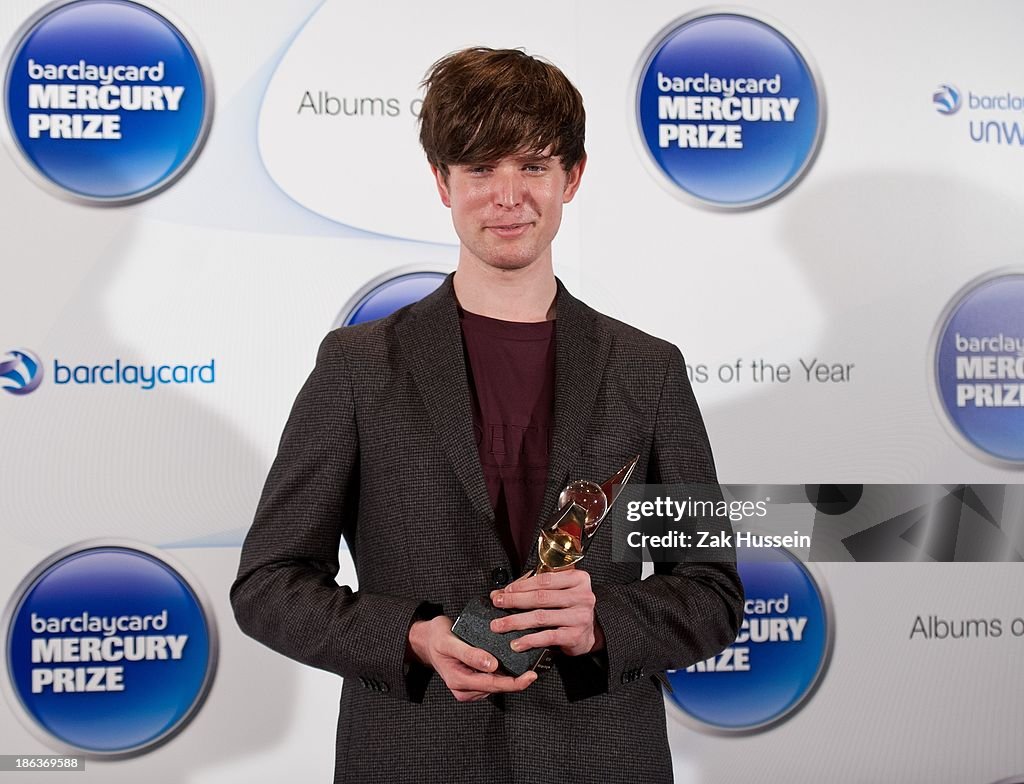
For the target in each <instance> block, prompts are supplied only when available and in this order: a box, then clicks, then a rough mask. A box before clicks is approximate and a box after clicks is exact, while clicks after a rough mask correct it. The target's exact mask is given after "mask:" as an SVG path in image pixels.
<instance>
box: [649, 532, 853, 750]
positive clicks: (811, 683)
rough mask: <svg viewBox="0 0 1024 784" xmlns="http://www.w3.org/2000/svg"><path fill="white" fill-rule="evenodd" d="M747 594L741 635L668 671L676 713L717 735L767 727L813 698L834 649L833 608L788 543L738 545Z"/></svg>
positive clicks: (689, 722)
mask: <svg viewBox="0 0 1024 784" xmlns="http://www.w3.org/2000/svg"><path fill="white" fill-rule="evenodd" d="M736 566H737V569H738V570H739V573H740V578H741V579H742V581H743V589H744V593H745V595H746V598H745V602H744V609H743V612H744V618H743V623H742V625H741V627H740V632H739V634H738V635H737V636H736V641H735V642H734V643H733V644H732V645H730V646H729V647H728V648H726V649H725V650H724V651H722V652H721V653H719V654H718V655H716V656H713V657H712V658H710V659H708V660H706V661H701V662H697V663H696V664H693V665H691V666H690V667H687V668H686V669H685V670H670V671H669V672H668V679H669V682H670V683H671V684H672V689H673V691H672V692H671V693H669V694H666V700H667V701H668V702H669V704H670V705H672V706H673V707H675V708H676V709H678V711H677V713H676V714H675V715H676V716H677V717H679V718H681V719H682V720H683V721H685V722H686V723H687V724H689V725H691V726H694V727H695V728H696V729H699V730H703V731H706V732H712V733H716V734H751V733H755V732H763V731H764V730H767V729H770V728H771V727H774V726H776V725H778V724H780V723H781V722H783V721H785V720H786V719H788V718H789V717H791V716H792V715H793V714H794V713H796V712H797V711H798V710H799V709H800V708H801V707H802V706H803V705H804V704H806V702H807V700H809V699H810V698H811V696H812V695H813V694H814V692H815V690H816V689H817V687H818V684H819V683H820V682H821V679H822V678H823V677H824V674H825V671H826V669H827V668H828V663H829V660H830V657H831V652H832V640H833V626H832V609H831V605H830V603H829V601H828V597H827V594H826V593H825V591H824V589H823V588H822V587H821V586H820V585H819V584H818V583H817V581H816V580H815V579H814V577H813V576H812V575H811V573H810V571H809V570H808V568H807V566H806V565H805V564H803V563H801V562H800V560H799V559H798V558H796V557H795V556H794V555H792V554H791V553H790V552H789V551H788V550H785V549H784V548H765V549H752V548H738V549H737V564H736Z"/></svg>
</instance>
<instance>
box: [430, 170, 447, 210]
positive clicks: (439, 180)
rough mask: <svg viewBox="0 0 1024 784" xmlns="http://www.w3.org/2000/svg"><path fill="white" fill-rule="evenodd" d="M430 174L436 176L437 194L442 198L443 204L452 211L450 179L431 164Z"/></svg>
mask: <svg viewBox="0 0 1024 784" xmlns="http://www.w3.org/2000/svg"><path fill="white" fill-rule="evenodd" d="M430 173H431V174H433V175H434V182H435V184H436V185H437V193H438V195H439V196H440V197H441V203H442V204H443V205H444V206H445V207H448V208H449V209H450V208H451V206H452V199H451V196H449V195H448V178H447V177H445V175H444V172H442V171H441V170H440V169H438V168H437V167H436V166H434V164H430Z"/></svg>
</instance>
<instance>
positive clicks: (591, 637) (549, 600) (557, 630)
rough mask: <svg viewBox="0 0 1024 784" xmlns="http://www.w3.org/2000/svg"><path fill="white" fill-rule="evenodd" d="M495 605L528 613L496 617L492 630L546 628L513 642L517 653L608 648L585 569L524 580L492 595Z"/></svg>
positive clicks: (571, 653) (568, 652) (570, 652)
mask: <svg viewBox="0 0 1024 784" xmlns="http://www.w3.org/2000/svg"><path fill="white" fill-rule="evenodd" d="M491 601H492V602H494V606H495V607H500V608H502V609H503V610H513V609H514V610H528V611H529V612H519V613H512V614H511V615H507V616H505V617H504V618H496V619H495V620H493V621H491V630H492V631H495V632H507V631H512V630H513V629H537V628H540V629H541V630H540V631H537V632H534V633H533V634H527V635H524V636H522V637H520V638H519V639H518V640H514V641H513V642H512V650H514V651H525V650H529V649H530V648H559V649H561V651H562V652H563V653H565V654H566V655H567V656H579V655H581V654H584V653H590V652H591V651H596V650H601V649H602V648H604V634H603V633H602V631H601V627H600V625H599V624H598V623H597V622H596V621H595V619H594V605H595V604H596V602H597V600H596V598H595V597H594V591H593V590H592V589H591V587H590V575H589V574H588V573H587V572H585V571H583V570H582V569H576V568H572V569H566V570H565V571H561V572H544V573H543V574H538V575H536V576H535V577H520V578H519V579H518V580H516V581H515V582H513V583H509V584H508V585H507V586H505V588H504V589H503V590H498V591H492V592H491ZM542 627H547V628H542Z"/></svg>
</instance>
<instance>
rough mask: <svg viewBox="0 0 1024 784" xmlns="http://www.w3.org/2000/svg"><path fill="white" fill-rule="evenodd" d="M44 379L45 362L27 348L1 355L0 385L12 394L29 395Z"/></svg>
mask: <svg viewBox="0 0 1024 784" xmlns="http://www.w3.org/2000/svg"><path fill="white" fill-rule="evenodd" d="M42 381H43V363H42V362H40V361H39V357H37V356H36V355H35V354H33V353H32V352H31V351H28V350H26V349H23V348H21V349H14V350H13V351H8V352H7V354H5V355H4V356H3V357H0V387H3V389H4V391H6V392H10V393H11V394H12V395H27V394H28V393H29V392H33V391H35V389H36V387H38V386H39V385H40V384H41V383H42Z"/></svg>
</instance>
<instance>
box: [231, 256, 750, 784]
mask: <svg viewBox="0 0 1024 784" xmlns="http://www.w3.org/2000/svg"><path fill="white" fill-rule="evenodd" d="M557 306H558V321H557V325H556V360H555V373H556V392H555V426H554V436H553V444H552V452H551V455H550V468H549V476H548V481H547V488H546V491H545V494H544V503H543V507H542V508H543V510H544V514H543V515H542V516H544V517H546V516H547V514H548V513H550V511H551V510H553V509H554V506H555V502H556V498H557V495H558V492H559V491H560V490H561V488H562V487H564V486H565V484H566V483H567V482H568V481H570V480H572V479H596V480H601V479H603V478H605V477H606V476H608V475H610V474H611V473H612V471H614V470H615V469H617V468H618V467H619V466H621V465H623V464H624V463H625V462H626V461H627V460H628V459H629V458H630V457H631V456H633V455H636V454H639V455H640V456H641V457H640V462H639V464H638V466H637V470H636V473H635V474H634V479H633V481H634V482H644V481H646V482H664V483H668V482H681V481H688V482H700V483H713V482H715V481H716V479H715V470H714V463H713V460H712V456H711V450H710V448H709V446H708V441H707V435H706V433H705V429H704V423H703V421H702V419H701V416H700V412H699V411H698V409H697V404H696V402H695V401H694V399H693V395H692V392H691V390H690V385H689V383H688V381H687V378H686V371H685V367H684V365H683V359H682V356H681V355H680V353H679V350H678V349H676V348H675V347H674V346H672V345H671V344H669V343H666V342H664V341H662V340H658V339H656V338H653V337H651V336H649V335H646V334H644V333H642V332H640V331H638V330H636V329H633V328H632V327H629V326H627V325H625V324H623V323H621V322H618V321H615V320H613V319H611V318H608V317H607V316H604V315H602V314H600V313H597V312H596V311H594V310H592V309H590V308H589V307H587V306H586V305H585V304H583V303H582V302H580V301H579V300H577V299H575V298H574V297H573V296H572V295H570V294H569V292H568V291H566V289H565V287H564V286H562V284H561V282H559V284H558V301H557ZM470 406H471V398H470V391H469V387H468V384H467V376H466V367H465V362H464V358H463V348H462V337H461V332H460V329H459V321H458V313H457V310H456V303H455V298H454V293H453V289H452V276H449V277H448V279H447V280H446V281H445V283H444V284H443V285H442V286H441V287H440V288H439V289H438V290H437V291H436V292H435V293H433V294H431V295H430V296H428V297H426V298H425V299H423V300H422V301H420V302H418V303H416V304H414V305H411V306H409V307H407V308H403V309H402V310H399V311H398V312H396V313H395V314H393V315H391V316H389V317H388V318H385V319H381V320H379V321H375V322H371V323H368V324H362V325H359V326H354V327H344V328H341V329H338V330H335V331H334V332H331V333H330V334H328V335H327V337H326V338H325V339H324V341H323V343H322V344H321V346H320V351H319V354H318V356H317V362H316V367H315V369H314V370H313V372H312V373H311V374H310V376H309V379H308V380H307V381H306V383H305V385H304V386H303V388H302V390H301V392H300V393H299V395H298V398H297V399H296V401H295V404H294V407H293V408H292V412H291V415H290V417H289V420H288V424H287V426H286V427H285V430H284V434H283V435H282V436H281V443H280V448H279V451H278V454H277V458H276V460H275V461H274V464H273V467H272V468H271V470H270V475H269V476H268V478H267V482H266V486H265V487H264V489H263V495H262V498H261V499H260V503H259V507H258V509H257V511H256V517H255V520H254V522H253V525H252V529H251V530H250V531H249V535H248V537H247V538H246V540H245V544H244V546H243V548H242V556H241V565H240V567H239V571H238V578H237V580H236V581H235V583H234V585H233V586H232V589H231V601H232V606H233V608H234V611H235V617H236V618H237V620H238V623H239V625H240V626H241V628H242V630H243V631H245V632H246V633H247V634H249V635H251V636H252V637H255V638H256V639H257V640H260V641H261V642H263V643H265V644H266V645H268V646H270V647H271V648H273V649H274V650H276V651H279V652H281V653H283V654H284V655H286V656H290V657H291V658H293V659H297V660H298V661H301V662H304V663H306V664H309V665H312V666H314V667H319V668H322V669H325V670H329V671H331V672H335V673H337V674H338V675H340V676H342V677H343V678H344V685H343V687H342V692H341V708H340V715H339V718H338V732H337V749H336V768H335V781H336V782H353V783H359V784H362V783H363V782H387V784H396V783H397V782H404V781H409V782H474V783H475V782H499V783H504V782H523V784H526V783H528V782H529V783H531V784H532V783H537V784H539V783H541V782H544V784H547V782H555V781H557V782H587V783H588V784H592V783H594V782H637V784H652V782H668V781H671V780H672V765H671V758H670V754H669V748H668V743H667V739H666V726H665V706H664V702H663V699H662V695H661V686H660V684H659V682H658V681H657V679H656V678H655V677H653V676H654V675H655V674H657V673H659V672H661V671H663V670H665V669H667V668H671V667H685V666H688V665H690V664H692V663H693V662H695V661H698V660H701V659H704V658H707V657H709V656H711V655H713V654H715V653H716V652H718V651H719V650H720V649H722V648H723V647H725V646H726V645H728V644H730V643H731V642H732V640H733V639H734V637H735V635H736V631H737V629H738V626H739V623H740V620H741V619H742V601H743V590H742V587H741V585H740V582H739V578H738V575H737V573H736V570H735V566H734V564H729V563H718V564H678V565H675V566H673V565H671V564H659V565H658V568H657V570H656V572H657V573H656V574H655V575H653V576H650V577H648V578H647V579H645V580H641V579H640V577H641V566H640V564H629V563H615V562H613V561H612V560H611V539H612V537H611V536H610V535H605V536H598V537H597V538H596V539H595V540H594V543H593V546H592V547H591V549H590V551H589V552H588V554H587V558H586V560H585V561H584V562H583V568H585V569H587V570H588V571H589V572H590V574H591V579H592V583H593V586H594V593H595V595H596V596H597V606H596V610H595V612H596V616H597V619H598V621H599V622H600V624H601V627H602V628H603V630H604V635H605V639H606V644H607V651H606V653H605V654H604V655H602V656H601V657H593V656H580V657H572V658H571V657H566V656H559V657H556V667H555V668H554V669H552V670H551V671H549V672H547V673H545V674H544V675H543V677H541V678H540V680H538V681H537V682H536V683H535V684H533V685H532V686H530V687H529V688H527V689H526V691H524V692H522V693H520V694H513V695H505V696H504V697H503V698H497V697H492V698H491V699H489V700H484V701H481V702H474V703H458V702H456V700H455V699H454V698H453V697H452V696H451V694H450V693H449V692H448V690H447V688H446V687H445V685H444V683H443V682H442V681H441V679H440V678H439V677H438V676H437V675H436V674H432V673H431V672H429V671H427V670H426V669H425V668H421V667H419V666H413V667H410V666H409V665H407V664H406V663H405V653H406V637H407V633H408V629H409V625H410V624H411V623H412V621H413V619H414V615H415V614H416V613H417V611H419V612H421V613H422V612H423V611H424V610H426V609H428V608H433V612H435V613H436V612H438V611H440V612H443V613H444V614H446V615H448V616H449V617H451V618H453V619H454V618H455V617H456V616H458V614H459V612H460V611H461V609H462V607H463V606H464V605H465V604H466V602H467V601H469V600H470V599H471V598H473V597H477V596H484V595H486V594H487V593H488V592H489V591H490V590H492V589H493V588H494V587H496V585H500V584H503V582H504V581H506V580H507V579H508V577H509V573H510V571H511V568H512V567H511V564H510V561H509V558H508V555H507V554H506V552H505V550H504V549H503V547H502V544H501V540H500V539H499V536H498V534H497V533H496V531H495V529H494V513H493V510H492V509H491V506H490V502H489V499H488V495H487V489H486V487H485V484H484V479H483V474H482V472H481V469H480V463H479V458H478V456H477V447H476V443H475V440H474V435H473V428H472V417H471V412H470ZM537 523H538V529H539V525H540V523H541V520H538V521H537ZM342 536H344V537H345V541H346V542H347V544H348V547H349V550H350V551H351V553H352V557H353V559H354V561H355V565H356V571H357V574H358V576H359V590H357V591H353V590H352V589H351V588H350V587H348V586H338V585H337V584H336V583H335V581H334V578H335V575H336V574H337V573H338V570H339V563H338V550H339V545H340V540H341V537H342ZM532 560H533V561H534V562H535V561H536V554H534V556H533V559H532ZM529 565H530V566H532V565H533V563H531V564H529ZM427 603H429V604H427Z"/></svg>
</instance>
